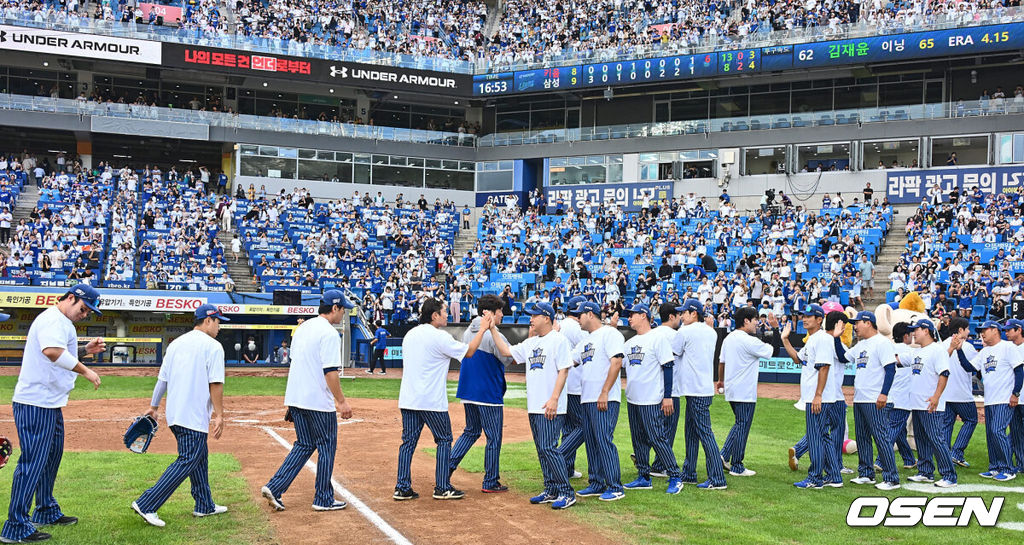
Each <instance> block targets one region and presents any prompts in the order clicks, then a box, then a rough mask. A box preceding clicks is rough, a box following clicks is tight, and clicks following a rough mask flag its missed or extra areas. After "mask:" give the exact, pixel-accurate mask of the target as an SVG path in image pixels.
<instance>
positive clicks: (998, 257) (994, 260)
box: [889, 187, 1024, 325]
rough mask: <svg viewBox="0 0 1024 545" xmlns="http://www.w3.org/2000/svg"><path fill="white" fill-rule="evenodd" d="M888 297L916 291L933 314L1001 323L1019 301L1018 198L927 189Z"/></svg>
mask: <svg viewBox="0 0 1024 545" xmlns="http://www.w3.org/2000/svg"><path fill="white" fill-rule="evenodd" d="M906 231H907V236H908V238H909V244H908V245H907V249H906V251H905V252H904V253H903V254H902V256H901V258H900V262H899V263H897V265H896V266H895V267H894V269H893V271H892V273H891V274H889V281H890V290H891V292H892V299H893V300H895V301H899V300H900V299H902V297H903V296H904V295H905V294H907V293H909V292H911V291H917V292H918V293H919V294H920V295H921V297H922V299H923V300H924V302H925V306H926V307H927V308H928V309H929V312H930V313H932V314H933V315H935V316H938V317H942V316H960V317H964V318H968V319H970V320H971V321H972V322H974V323H975V325H976V323H977V322H980V321H981V320H984V319H989V318H991V319H996V320H1002V319H1004V318H1007V317H1010V316H1009V306H1010V305H1009V303H1010V302H1011V301H1012V300H1013V299H1021V298H1024V274H1022V273H1024V252H1022V250H1021V247H1022V246H1021V243H1024V199H1022V197H1021V196H1020V195H1019V194H1015V193H1014V194H1011V193H1005V194H998V195H997V194H992V193H988V192H985V191H983V190H982V189H981V188H980V187H975V188H972V189H969V190H964V191H961V190H959V189H954V190H952V191H949V192H942V191H933V192H932V196H931V197H930V198H929V199H928V200H927V201H926V202H922V204H921V205H920V207H918V209H917V211H916V213H915V214H914V215H913V216H912V217H910V218H909V220H908V221H907V226H906Z"/></svg>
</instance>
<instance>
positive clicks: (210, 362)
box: [159, 329, 224, 433]
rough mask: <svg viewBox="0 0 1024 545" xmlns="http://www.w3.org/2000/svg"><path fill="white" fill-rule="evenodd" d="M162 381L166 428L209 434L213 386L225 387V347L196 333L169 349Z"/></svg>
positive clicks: (161, 372) (161, 376) (162, 372)
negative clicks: (181, 428)
mask: <svg viewBox="0 0 1024 545" xmlns="http://www.w3.org/2000/svg"><path fill="white" fill-rule="evenodd" d="M159 379H160V380H162V381H164V382H166V383H167V409H166V412H167V425H168V426H181V427H183V428H188V429H190V430H195V431H199V432H203V433H209V432H210V415H211V414H213V400H212V399H211V398H210V385H211V384H216V383H220V384H223V383H224V347H223V346H222V345H221V344H220V343H219V342H217V340H216V339H214V338H213V337H210V336H209V335H207V334H206V333H203V332H202V331H198V330H195V329H193V330H192V331H189V332H188V333H186V334H184V335H182V336H180V337H178V338H177V339H174V341H173V342H171V344H169V345H168V346H167V353H166V354H164V362H163V364H161V365H160V376H159Z"/></svg>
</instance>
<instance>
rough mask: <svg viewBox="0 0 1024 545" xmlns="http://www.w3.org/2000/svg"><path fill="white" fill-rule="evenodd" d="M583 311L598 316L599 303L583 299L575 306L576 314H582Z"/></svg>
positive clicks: (599, 314)
mask: <svg viewBox="0 0 1024 545" xmlns="http://www.w3.org/2000/svg"><path fill="white" fill-rule="evenodd" d="M585 312H593V313H594V314H595V315H597V316H598V317H600V316H601V305H598V304H597V303H595V302H593V301H584V302H582V303H580V306H578V307H576V314H583V313H585Z"/></svg>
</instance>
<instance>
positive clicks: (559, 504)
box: [551, 496, 576, 509]
mask: <svg viewBox="0 0 1024 545" xmlns="http://www.w3.org/2000/svg"><path fill="white" fill-rule="evenodd" d="M575 504H576V498H575V497H570V496H558V499H557V500H555V501H553V502H551V508H552V509H568V508H570V507H572V506H573V505H575Z"/></svg>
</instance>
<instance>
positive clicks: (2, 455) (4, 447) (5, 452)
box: [0, 435, 13, 468]
mask: <svg viewBox="0 0 1024 545" xmlns="http://www.w3.org/2000/svg"><path fill="white" fill-rule="evenodd" d="M12 450H13V449H12V447H11V441H10V439H8V438H6V437H4V436H3V435H0V468H2V467H4V466H5V465H7V460H10V459H11V452H12Z"/></svg>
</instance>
